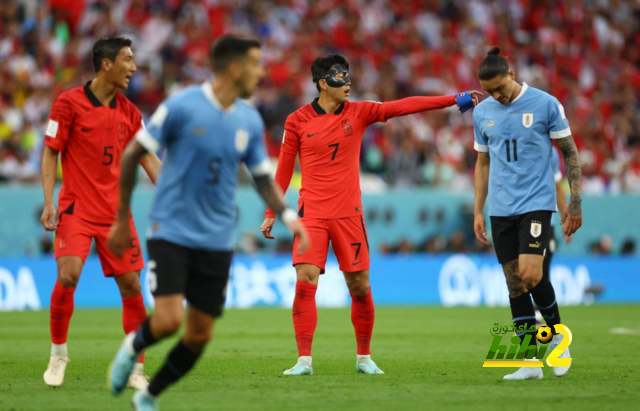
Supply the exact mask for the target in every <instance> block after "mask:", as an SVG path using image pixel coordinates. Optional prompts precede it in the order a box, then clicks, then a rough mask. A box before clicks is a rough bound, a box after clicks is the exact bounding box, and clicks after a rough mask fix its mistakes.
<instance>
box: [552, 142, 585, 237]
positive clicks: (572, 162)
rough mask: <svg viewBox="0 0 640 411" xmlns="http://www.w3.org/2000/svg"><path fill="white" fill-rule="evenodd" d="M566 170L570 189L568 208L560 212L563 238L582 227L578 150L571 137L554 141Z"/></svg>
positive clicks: (580, 176) (580, 172)
mask: <svg viewBox="0 0 640 411" xmlns="http://www.w3.org/2000/svg"><path fill="white" fill-rule="evenodd" d="M556 143H557V144H558V147H559V148H560V151H562V156H563V157H564V164H565V167H566V169H567V180H569V188H570V189H571V199H570V200H569V206H568V207H566V208H565V209H564V210H563V211H562V221H560V224H561V225H563V229H562V231H563V234H564V235H565V237H568V236H571V235H573V233H575V232H576V231H578V229H579V228H580V227H581V226H582V169H581V167H580V158H579V157H578V148H577V147H576V143H575V142H574V141H573V137H572V136H571V135H569V136H568V137H564V138H559V139H557V140H556Z"/></svg>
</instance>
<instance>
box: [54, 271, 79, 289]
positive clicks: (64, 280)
mask: <svg viewBox="0 0 640 411" xmlns="http://www.w3.org/2000/svg"><path fill="white" fill-rule="evenodd" d="M81 271H82V267H74V266H72V265H63V266H62V267H60V269H59V270H58V282H59V283H60V285H61V286H63V287H64V288H75V287H77V286H78V280H80V272H81Z"/></svg>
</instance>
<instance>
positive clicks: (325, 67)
mask: <svg viewBox="0 0 640 411" xmlns="http://www.w3.org/2000/svg"><path fill="white" fill-rule="evenodd" d="M336 64H340V65H342V66H344V68H346V69H347V70H349V62H348V61H347V59H346V58H344V57H342V56H341V55H339V54H333V53H332V54H328V55H326V56H324V57H318V58H316V59H315V60H313V63H311V75H312V76H313V82H314V83H316V88H317V89H318V91H320V84H319V82H320V80H321V79H322V78H324V76H326V75H327V74H329V70H331V67H333V66H335V65H336Z"/></svg>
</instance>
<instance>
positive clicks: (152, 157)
mask: <svg viewBox="0 0 640 411" xmlns="http://www.w3.org/2000/svg"><path fill="white" fill-rule="evenodd" d="M140 165H141V166H142V168H144V171H145V172H146V173H147V175H148V176H149V178H150V179H151V182H152V183H153V184H155V183H156V180H157V178H158V174H159V173H160V168H161V167H162V161H160V159H159V158H158V156H157V155H156V153H147V154H145V155H143V156H142V157H141V158H140Z"/></svg>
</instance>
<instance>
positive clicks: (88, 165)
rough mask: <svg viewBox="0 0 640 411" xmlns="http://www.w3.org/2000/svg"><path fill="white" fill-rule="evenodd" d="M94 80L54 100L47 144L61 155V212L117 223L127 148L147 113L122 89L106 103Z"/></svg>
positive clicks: (104, 222)
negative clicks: (122, 161)
mask: <svg viewBox="0 0 640 411" xmlns="http://www.w3.org/2000/svg"><path fill="white" fill-rule="evenodd" d="M89 84H90V82H89V83H87V84H86V85H84V86H83V87H76V88H74V89H72V90H69V91H67V92H64V93H62V94H61V95H60V96H59V97H58V98H57V99H56V100H55V101H54V103H53V106H52V107H51V114H50V115H49V122H48V124H47V131H46V133H45V141H44V143H45V144H46V145H47V147H50V148H52V149H54V150H57V151H59V152H60V156H61V163H62V188H61V189H60V194H59V196H58V212H59V213H67V214H73V215H75V216H77V217H79V218H81V219H83V220H86V221H89V222H92V223H98V224H111V223H112V222H113V220H114V219H115V217H116V209H117V205H118V183H119V179H120V159H121V157H122V152H123V151H124V148H125V146H126V145H127V143H128V142H129V140H131V138H132V137H133V136H134V135H135V133H136V132H137V131H138V130H139V129H140V128H141V127H142V116H141V114H140V111H139V110H138V108H137V107H136V106H134V105H133V103H131V102H130V101H129V100H128V99H127V98H126V97H124V96H123V95H121V94H120V93H116V95H115V97H114V98H113V100H111V103H110V104H109V105H108V106H103V105H102V104H101V103H100V101H99V100H98V99H97V98H96V96H95V95H94V94H93V93H92V92H91V90H90V89H89Z"/></svg>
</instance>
